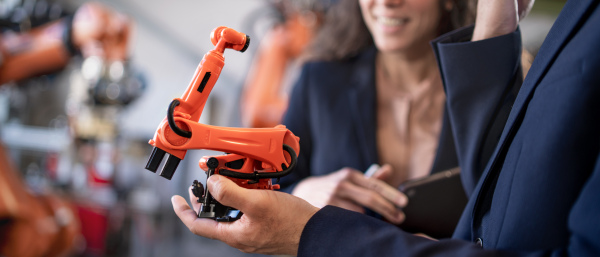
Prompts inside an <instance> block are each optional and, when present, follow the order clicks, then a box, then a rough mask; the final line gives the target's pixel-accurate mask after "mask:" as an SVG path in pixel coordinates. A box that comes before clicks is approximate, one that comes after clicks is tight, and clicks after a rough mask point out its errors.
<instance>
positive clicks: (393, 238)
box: [298, 156, 600, 257]
mask: <svg viewBox="0 0 600 257" xmlns="http://www.w3.org/2000/svg"><path fill="white" fill-rule="evenodd" d="M596 160H597V161H596V166H595V168H594V171H593V173H592V174H591V176H590V178H589V179H588V182H587V183H586V185H585V186H584V187H583V189H582V191H581V193H580V195H579V197H578V200H577V201H576V202H575V205H574V206H573V208H572V209H571V212H570V215H569V229H570V231H571V238H570V240H569V245H568V246H566V247H564V248H558V249H549V250H547V251H534V252H509V251H494V250H484V249H482V248H480V247H478V246H476V245H475V244H473V243H471V242H468V241H463V240H457V239H444V240H440V241H432V240H428V239H425V238H422V237H419V236H414V235H411V234H408V233H406V232H404V231H402V230H400V229H398V228H397V227H395V226H393V225H390V224H388V223H385V222H383V221H381V220H378V219H374V218H371V217H367V216H365V215H362V214H359V213H356V212H352V211H347V210H344V209H340V208H337V207H332V206H327V207H325V208H323V209H321V210H320V211H318V212H317V213H316V214H315V215H314V216H313V217H312V218H311V219H310V220H309V222H308V224H306V227H305V228H304V231H303V232H302V237H301V238H300V249H299V250H298V256H431V257H436V256H440V257H441V256H517V257H518V256H523V257H526V256H527V257H533V256H600V242H599V241H600V230H598V229H597V228H598V227H600V219H599V218H598V217H600V207H598V203H599V202H600V156H598V157H597V159H596ZM549 225H551V224H549Z"/></svg>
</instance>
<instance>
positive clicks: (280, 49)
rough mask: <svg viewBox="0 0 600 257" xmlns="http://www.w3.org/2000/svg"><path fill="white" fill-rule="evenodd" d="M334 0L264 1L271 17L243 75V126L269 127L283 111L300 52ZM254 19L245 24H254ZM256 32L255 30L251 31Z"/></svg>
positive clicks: (297, 66) (276, 121)
mask: <svg viewBox="0 0 600 257" xmlns="http://www.w3.org/2000/svg"><path fill="white" fill-rule="evenodd" d="M335 2H336V1H335V0H302V1H291V0H272V1H268V3H269V6H270V7H271V9H270V12H269V13H270V14H271V15H262V13H261V14H254V15H251V16H250V17H261V18H264V17H272V18H274V19H273V21H272V25H271V26H270V27H269V28H268V30H267V32H266V33H265V35H264V37H263V38H262V40H261V41H260V45H259V47H258V49H257V51H256V55H255V56H254V61H253V64H252V66H251V69H250V71H249V72H248V74H247V77H246V81H245V83H244V89H243V92H242V97H241V104H240V107H241V108H240V112H241V113H240V116H241V119H242V125H244V126H247V127H273V126H275V125H277V124H279V123H280V122H281V118H282V116H283V114H284V112H285V111H286V110H287V105H288V93H289V91H290V90H291V86H292V84H293V83H294V81H295V80H296V78H297V76H298V73H299V68H300V66H301V64H302V60H301V58H300V57H301V54H302V51H303V50H304V48H305V47H306V46H307V45H308V44H309V43H310V41H311V39H312V38H313V36H314V33H315V32H316V31H317V30H318V28H319V26H320V24H321V22H322V19H323V16H324V14H325V12H326V11H327V9H328V8H329V6H330V5H332V4H334V3H335ZM257 23H258V20H257V19H256V18H255V19H254V20H252V21H251V22H249V24H257ZM254 34H257V33H254Z"/></svg>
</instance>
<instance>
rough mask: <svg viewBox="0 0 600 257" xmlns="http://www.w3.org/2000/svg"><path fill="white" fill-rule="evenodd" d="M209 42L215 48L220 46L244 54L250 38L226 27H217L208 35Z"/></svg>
mask: <svg viewBox="0 0 600 257" xmlns="http://www.w3.org/2000/svg"><path fill="white" fill-rule="evenodd" d="M210 42H212V44H213V45H214V46H216V47H217V48H219V46H221V45H222V47H223V50H225V48H231V49H233V50H236V51H240V52H242V53H243V52H245V51H246V49H248V46H249V45H250V36H248V35H246V34H244V33H241V32H237V31H235V30H234V29H230V28H228V27H224V26H221V27H218V28H216V29H214V30H213V31H212V33H210Z"/></svg>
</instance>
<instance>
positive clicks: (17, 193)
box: [0, 3, 131, 257]
mask: <svg viewBox="0 0 600 257" xmlns="http://www.w3.org/2000/svg"><path fill="white" fill-rule="evenodd" d="M130 29H131V21H130V20H129V18H127V17H126V16H125V15H123V14H120V13H117V12H115V11H113V10H111V9H109V8H107V7H105V6H103V5H101V4H98V3H87V4H84V5H82V6H81V7H80V8H79V9H77V12H76V13H75V14H74V15H73V16H69V17H67V18H63V19H60V20H57V21H54V22H50V23H48V24H45V25H43V26H41V27H38V28H35V29H33V30H31V31H28V32H6V33H0V85H3V84H5V83H7V82H10V81H18V80H21V79H25V78H30V77H34V76H37V75H42V74H47V73H50V72H54V71H58V70H60V69H62V68H64V67H65V66H66V65H67V64H68V62H69V59H70V58H71V57H72V56H73V55H75V54H76V53H77V52H81V54H82V55H83V56H92V55H93V56H99V57H101V58H103V59H105V60H108V61H123V60H125V59H126V57H127V56H126V55H127V52H128V51H127V44H128V41H129V35H130ZM79 234H80V224H79V219H78V217H77V213H76V211H75V209H74V207H73V205H72V204H71V203H69V201H68V200H65V199H63V198H61V197H59V196H56V195H55V194H52V193H33V192H32V191H31V190H30V189H29V188H28V187H27V186H26V185H25V183H23V181H22V180H21V178H20V177H19V175H18V172H17V171H16V170H15V169H14V166H13V165H12V162H11V160H10V158H9V157H8V153H7V152H6V151H5V149H4V147H3V146H2V145H1V144H0V256H8V257H10V256H19V257H37V256H64V255H66V254H69V253H71V252H72V249H73V246H74V244H75V242H76V238H77V237H78V235H79Z"/></svg>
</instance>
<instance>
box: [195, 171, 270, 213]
mask: <svg viewBox="0 0 600 257" xmlns="http://www.w3.org/2000/svg"><path fill="white" fill-rule="evenodd" d="M206 184H207V186H208V191H210V193H211V194H212V196H213V197H214V198H215V199H216V200H217V201H219V202H220V203H221V204H223V205H225V206H230V207H233V208H236V209H238V210H240V211H242V212H243V213H245V214H250V213H252V211H253V210H256V209H257V208H258V209H259V210H260V209H261V206H259V205H260V204H261V203H262V202H261V201H259V199H258V198H259V196H260V195H261V193H264V192H260V191H262V190H249V189H245V188H242V187H240V186H238V185H237V184H235V183H234V182H233V181H231V180H230V179H227V178H226V177H223V176H221V175H212V176H210V178H208V181H207V182H206ZM263 202H264V201H263ZM263 210H264V209H263Z"/></svg>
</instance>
